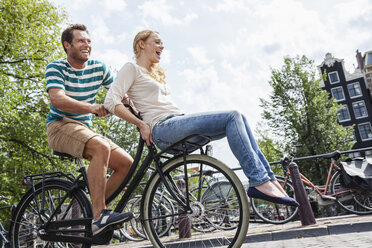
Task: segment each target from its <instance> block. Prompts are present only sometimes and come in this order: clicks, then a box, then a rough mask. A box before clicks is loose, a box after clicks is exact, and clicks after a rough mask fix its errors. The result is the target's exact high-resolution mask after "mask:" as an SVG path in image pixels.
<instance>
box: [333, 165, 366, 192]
mask: <svg viewBox="0 0 372 248" xmlns="http://www.w3.org/2000/svg"><path fill="white" fill-rule="evenodd" d="M340 183H341V184H342V186H344V187H347V188H359V189H364V190H372V159H370V158H355V159H353V160H351V159H349V160H346V161H345V162H341V177H340Z"/></svg>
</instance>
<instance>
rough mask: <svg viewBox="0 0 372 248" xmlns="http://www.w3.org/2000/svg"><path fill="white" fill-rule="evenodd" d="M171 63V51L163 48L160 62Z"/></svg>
mask: <svg viewBox="0 0 372 248" xmlns="http://www.w3.org/2000/svg"><path fill="white" fill-rule="evenodd" d="M170 63H171V51H170V50H168V49H164V50H163V52H162V53H161V64H163V65H169V64H170Z"/></svg>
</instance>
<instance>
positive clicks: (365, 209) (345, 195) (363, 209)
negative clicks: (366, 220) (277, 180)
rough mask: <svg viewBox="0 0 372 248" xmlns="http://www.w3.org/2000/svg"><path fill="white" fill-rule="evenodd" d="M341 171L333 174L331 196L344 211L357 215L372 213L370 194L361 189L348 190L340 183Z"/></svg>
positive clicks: (371, 194) (371, 193) (371, 197)
mask: <svg viewBox="0 0 372 248" xmlns="http://www.w3.org/2000/svg"><path fill="white" fill-rule="evenodd" d="M340 177H341V171H338V172H336V173H335V174H334V176H333V177H332V180H331V191H332V196H334V197H336V202H337V203H338V205H339V206H340V207H341V208H343V209H344V210H346V211H348V212H350V213H353V214H358V215H365V214H371V213H372V192H371V191H369V190H363V189H350V188H346V187H344V186H342V184H341V182H340Z"/></svg>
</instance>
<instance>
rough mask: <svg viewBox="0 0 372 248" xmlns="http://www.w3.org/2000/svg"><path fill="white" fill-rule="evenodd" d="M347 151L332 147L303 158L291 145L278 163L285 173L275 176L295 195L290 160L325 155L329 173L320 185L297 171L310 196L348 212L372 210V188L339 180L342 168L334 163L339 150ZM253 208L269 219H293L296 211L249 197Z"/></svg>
mask: <svg viewBox="0 0 372 248" xmlns="http://www.w3.org/2000/svg"><path fill="white" fill-rule="evenodd" d="M365 150H366V149H358V150H353V152H361V151H365ZM346 153H349V152H347V151H346V152H339V151H334V152H332V153H328V154H323V155H318V156H309V157H303V158H297V159H296V158H295V157H294V156H295V147H293V148H292V150H291V152H290V154H289V156H288V157H285V158H283V159H282V160H281V161H280V163H281V164H282V169H283V172H284V175H285V176H284V177H280V176H277V179H278V181H279V183H280V184H281V185H282V186H283V188H284V189H285V190H286V192H287V193H288V195H289V196H291V197H295V195H294V188H293V186H292V183H291V181H290V179H289V178H290V171H289V170H288V166H289V164H290V163H291V162H293V161H301V160H306V159H316V158H325V159H331V163H330V166H329V170H328V176H327V179H326V182H325V185H323V186H316V185H314V184H313V183H312V182H311V180H309V179H308V178H306V177H305V176H304V175H302V174H301V173H300V177H301V180H302V182H303V183H304V185H305V189H306V190H307V193H308V195H309V196H311V197H312V200H314V201H317V202H318V203H319V204H320V205H326V204H333V203H337V204H338V205H339V206H340V207H341V208H342V209H344V210H346V211H347V212H349V213H353V214H358V215H365V214H371V213H372V192H370V191H368V190H362V189H358V188H345V187H344V186H342V184H341V183H340V176H341V171H340V170H341V169H340V167H339V166H338V165H337V162H336V161H337V160H338V159H339V158H340V156H341V154H346ZM251 205H252V209H253V211H254V212H255V214H256V215H257V216H258V217H259V218H261V219H262V220H264V221H265V222H268V223H273V224H283V223H286V222H288V221H290V220H292V219H293V218H294V217H295V216H296V214H297V212H298V207H290V206H286V205H282V204H273V203H271V202H268V201H263V200H260V199H252V198H251Z"/></svg>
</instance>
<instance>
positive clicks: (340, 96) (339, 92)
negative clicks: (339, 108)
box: [331, 87, 345, 101]
mask: <svg viewBox="0 0 372 248" xmlns="http://www.w3.org/2000/svg"><path fill="white" fill-rule="evenodd" d="M331 93H332V97H333V98H334V99H336V100H337V101H342V100H345V94H344V90H343V89H342V87H337V88H332V89H331Z"/></svg>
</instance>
